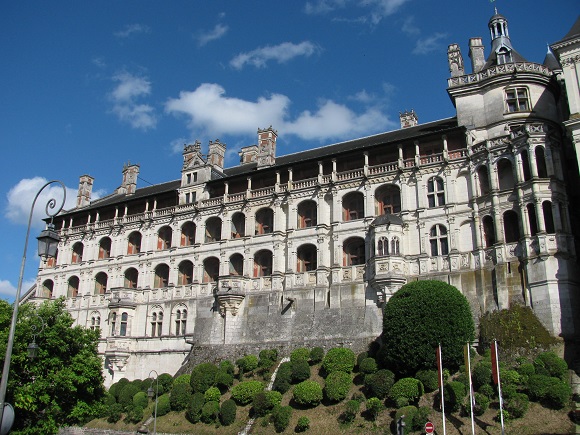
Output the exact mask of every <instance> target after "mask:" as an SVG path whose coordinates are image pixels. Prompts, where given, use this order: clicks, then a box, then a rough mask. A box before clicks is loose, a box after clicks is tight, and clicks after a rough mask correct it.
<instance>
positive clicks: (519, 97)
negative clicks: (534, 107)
mask: <svg viewBox="0 0 580 435" xmlns="http://www.w3.org/2000/svg"><path fill="white" fill-rule="evenodd" d="M505 97H506V98H505V99H506V106H507V111H508V113H513V112H528V111H529V110H530V98H529V96H528V90H527V89H526V88H511V89H506V91H505Z"/></svg>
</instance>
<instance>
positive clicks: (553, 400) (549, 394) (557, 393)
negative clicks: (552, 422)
mask: <svg viewBox="0 0 580 435" xmlns="http://www.w3.org/2000/svg"><path fill="white" fill-rule="evenodd" d="M551 379H557V381H558V382H553V383H552V384H551V385H550V386H548V388H547V389H546V394H545V395H544V399H543V401H542V402H543V403H544V404H545V405H546V406H548V407H550V408H553V409H562V408H564V407H565V406H566V405H568V403H569V402H570V396H571V395H572V389H571V388H570V385H568V383H567V382H564V381H562V380H560V379H558V378H551Z"/></svg>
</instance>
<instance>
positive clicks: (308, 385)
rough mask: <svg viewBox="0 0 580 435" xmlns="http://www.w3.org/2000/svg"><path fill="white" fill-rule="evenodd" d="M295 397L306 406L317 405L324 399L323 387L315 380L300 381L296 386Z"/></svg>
mask: <svg viewBox="0 0 580 435" xmlns="http://www.w3.org/2000/svg"><path fill="white" fill-rule="evenodd" d="M293 398H294V401H296V403H298V404H300V405H304V406H316V405H318V404H319V403H320V402H321V401H322V387H321V386H320V384H318V382H315V381H304V382H300V383H299V384H298V385H296V386H295V387H294V391H293Z"/></svg>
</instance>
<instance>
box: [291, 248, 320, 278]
mask: <svg viewBox="0 0 580 435" xmlns="http://www.w3.org/2000/svg"><path fill="white" fill-rule="evenodd" d="M296 256H297V260H298V261H297V263H298V264H297V265H296V271H297V272H310V271H312V270H316V268H317V267H318V265H317V259H316V246H314V245H311V244H306V245H302V246H300V247H299V248H298V250H297V251H296Z"/></svg>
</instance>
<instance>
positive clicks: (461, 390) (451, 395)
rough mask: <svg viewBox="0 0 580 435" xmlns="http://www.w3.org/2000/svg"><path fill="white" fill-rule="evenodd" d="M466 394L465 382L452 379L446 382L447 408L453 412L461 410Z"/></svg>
mask: <svg viewBox="0 0 580 435" xmlns="http://www.w3.org/2000/svg"><path fill="white" fill-rule="evenodd" d="M466 394H467V388H465V384H464V383H463V382H459V381H451V382H448V383H447V384H445V409H446V410H447V409H449V410H450V411H451V412H457V411H459V410H460V409H461V405H462V404H463V399H464V398H465V395H466Z"/></svg>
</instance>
